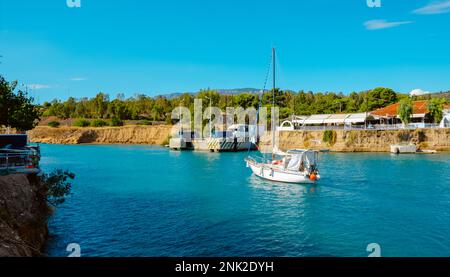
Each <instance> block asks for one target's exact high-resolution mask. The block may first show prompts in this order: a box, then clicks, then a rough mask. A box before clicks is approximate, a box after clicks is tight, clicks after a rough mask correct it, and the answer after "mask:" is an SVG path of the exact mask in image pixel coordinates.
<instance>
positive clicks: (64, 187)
mask: <svg viewBox="0 0 450 277" xmlns="http://www.w3.org/2000/svg"><path fill="white" fill-rule="evenodd" d="M40 178H41V182H42V183H43V184H44V185H45V186H46V187H47V202H48V203H50V204H51V205H52V206H57V205H60V204H62V203H64V202H65V201H66V197H67V196H69V195H70V194H71V190H72V183H71V181H72V180H74V179H75V174H73V173H71V172H69V171H63V170H61V169H57V170H55V171H53V172H51V173H48V174H43V175H42V176H41V177H40Z"/></svg>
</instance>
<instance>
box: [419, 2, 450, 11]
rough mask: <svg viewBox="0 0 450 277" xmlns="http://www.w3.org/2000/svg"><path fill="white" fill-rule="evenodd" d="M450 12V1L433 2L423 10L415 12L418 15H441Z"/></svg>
mask: <svg viewBox="0 0 450 277" xmlns="http://www.w3.org/2000/svg"><path fill="white" fill-rule="evenodd" d="M448 12H450V1H438V2H432V3H430V4H428V5H426V6H424V7H422V8H419V9H417V10H414V11H413V13H417V14H440V13H448Z"/></svg>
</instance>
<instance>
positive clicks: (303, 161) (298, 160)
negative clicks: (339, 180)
mask: <svg viewBox="0 0 450 277" xmlns="http://www.w3.org/2000/svg"><path fill="white" fill-rule="evenodd" d="M275 59H276V50H275V48H273V49H272V65H273V90H272V93H273V95H272V99H273V103H272V104H273V107H275V87H276V82H275V77H276V74H275V69H276V66H275V61H276V60H275ZM263 92H264V90H263ZM275 132H276V128H275V124H273V123H272V158H271V159H265V158H261V157H253V156H249V157H247V158H246V159H245V162H246V164H247V167H248V168H250V169H251V170H252V172H253V174H255V175H256V176H258V177H260V178H263V179H266V180H270V181H275V182H283V183H296V184H314V183H316V182H317V181H319V180H320V175H319V168H318V164H319V152H318V151H315V150H305V149H291V150H288V151H286V152H283V151H280V150H279V149H278V147H277V146H276V145H275Z"/></svg>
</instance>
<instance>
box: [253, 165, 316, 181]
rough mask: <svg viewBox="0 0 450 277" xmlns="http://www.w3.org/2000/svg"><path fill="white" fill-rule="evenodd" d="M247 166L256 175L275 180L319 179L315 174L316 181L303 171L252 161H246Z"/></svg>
mask: <svg viewBox="0 0 450 277" xmlns="http://www.w3.org/2000/svg"><path fill="white" fill-rule="evenodd" d="M247 166H248V167H250V169H251V170H252V171H253V174H255V175H256V176H258V177H260V178H263V179H266V180H270V181H275V182H283V183H293V184H314V183H315V182H316V181H317V180H319V179H320V176H317V179H316V181H313V180H310V178H309V175H307V174H306V173H303V172H293V171H286V170H283V169H281V168H277V167H276V166H271V165H268V164H262V163H254V162H251V161H247Z"/></svg>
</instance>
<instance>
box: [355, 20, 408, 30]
mask: <svg viewBox="0 0 450 277" xmlns="http://www.w3.org/2000/svg"><path fill="white" fill-rule="evenodd" d="M410 23H412V21H396V22H388V21H386V20H384V19H377V20H369V21H366V22H364V26H366V29H367V30H379V29H386V28H392V27H397V26H400V25H404V24H410Z"/></svg>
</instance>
